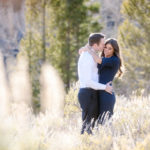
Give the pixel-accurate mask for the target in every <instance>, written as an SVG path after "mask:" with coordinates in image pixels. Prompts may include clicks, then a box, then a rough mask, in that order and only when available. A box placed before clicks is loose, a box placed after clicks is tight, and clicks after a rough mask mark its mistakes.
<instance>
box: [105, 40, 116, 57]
mask: <svg viewBox="0 0 150 150" xmlns="http://www.w3.org/2000/svg"><path fill="white" fill-rule="evenodd" d="M104 55H105V57H111V56H113V55H114V48H113V47H112V45H111V44H109V43H108V44H106V45H105V47H104Z"/></svg>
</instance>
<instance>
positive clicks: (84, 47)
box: [79, 44, 89, 55]
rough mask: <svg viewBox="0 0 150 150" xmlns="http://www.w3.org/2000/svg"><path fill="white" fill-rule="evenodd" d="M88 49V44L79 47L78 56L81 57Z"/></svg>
mask: <svg viewBox="0 0 150 150" xmlns="http://www.w3.org/2000/svg"><path fill="white" fill-rule="evenodd" d="M88 47H89V46H88V44H86V45H85V46H83V47H81V48H80V49H79V54H80V55H81V53H82V52H86V51H88V49H89V48H88Z"/></svg>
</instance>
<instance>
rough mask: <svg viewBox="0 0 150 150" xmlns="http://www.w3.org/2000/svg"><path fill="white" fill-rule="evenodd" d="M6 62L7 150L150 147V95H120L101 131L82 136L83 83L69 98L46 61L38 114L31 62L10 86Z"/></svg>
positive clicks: (1, 145) (2, 87)
mask: <svg viewBox="0 0 150 150" xmlns="http://www.w3.org/2000/svg"><path fill="white" fill-rule="evenodd" d="M0 66H1V70H0V81H1V84H0V96H1V100H0V106H1V107H0V108H1V110H0V112H1V118H0V149H1V150H149V149H150V113H149V110H150V98H149V97H136V96H134V95H133V96H132V97H131V99H127V98H126V97H124V96H119V97H118V96H117V101H116V105H115V111H114V115H113V117H112V118H111V119H110V120H109V121H107V122H106V123H105V125H103V126H99V128H98V129H95V130H94V135H92V136H89V135H87V134H85V135H80V127H81V111H80V107H79V104H78V100H77V93H78V83H76V84H74V85H73V86H72V87H71V88H70V90H69V92H68V94H67V95H66V96H65V95H64V94H65V93H64V88H63V85H62V81H61V79H60V77H59V75H58V74H57V72H56V71H55V70H54V69H53V67H52V66H50V65H48V64H45V65H44V66H43V67H42V71H41V112H40V113H39V114H38V115H34V114H33V110H32V108H31V85H30V80H29V76H28V71H27V70H28V69H27V63H26V61H25V60H23V59H22V61H19V64H18V65H16V70H15V71H14V73H13V74H11V77H12V78H11V82H10V85H7V84H6V79H5V77H4V74H3V66H2V63H1V64H0ZM64 96H65V101H64ZM5 102H7V104H9V105H6V103H5ZM8 106H9V107H8ZM55 108H56V109H55ZM6 110H9V111H7V113H6ZM3 112H4V113H3Z"/></svg>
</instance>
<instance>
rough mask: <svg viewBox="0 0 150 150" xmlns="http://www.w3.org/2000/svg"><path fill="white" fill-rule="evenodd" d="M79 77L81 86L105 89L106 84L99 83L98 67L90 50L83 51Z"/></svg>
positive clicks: (79, 63)
mask: <svg viewBox="0 0 150 150" xmlns="http://www.w3.org/2000/svg"><path fill="white" fill-rule="evenodd" d="M78 77H79V83H80V88H92V89H95V90H105V88H106V85H104V84H101V83H98V68H97V63H96V62H95V61H94V59H93V57H92V55H91V54H90V53H89V52H82V54H81V55H80V58H79V61H78Z"/></svg>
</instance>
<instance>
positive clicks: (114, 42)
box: [101, 39, 123, 77]
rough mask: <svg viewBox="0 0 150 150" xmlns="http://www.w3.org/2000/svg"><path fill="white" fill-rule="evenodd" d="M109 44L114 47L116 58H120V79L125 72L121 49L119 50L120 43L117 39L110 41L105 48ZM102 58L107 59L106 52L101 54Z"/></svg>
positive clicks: (107, 41)
mask: <svg viewBox="0 0 150 150" xmlns="http://www.w3.org/2000/svg"><path fill="white" fill-rule="evenodd" d="M107 44H110V45H111V46H112V47H113V49H114V56H116V57H118V58H119V60H120V67H119V71H118V77H120V76H121V75H122V74H123V71H122V67H123V61H122V58H121V55H120V49H119V45H118V42H117V40H115V39H108V40H106V42H105V46H106V45H107ZM101 57H105V54H104V50H103V52H102V54H101Z"/></svg>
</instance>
